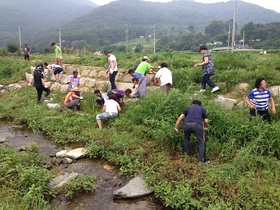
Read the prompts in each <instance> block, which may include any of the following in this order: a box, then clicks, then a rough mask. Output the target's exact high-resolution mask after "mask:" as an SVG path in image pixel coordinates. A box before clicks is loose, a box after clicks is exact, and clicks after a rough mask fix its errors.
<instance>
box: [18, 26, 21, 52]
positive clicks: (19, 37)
mask: <svg viewBox="0 0 280 210" xmlns="http://www.w3.org/2000/svg"><path fill="white" fill-rule="evenodd" d="M18 39H19V51H20V53H21V33H20V26H18Z"/></svg>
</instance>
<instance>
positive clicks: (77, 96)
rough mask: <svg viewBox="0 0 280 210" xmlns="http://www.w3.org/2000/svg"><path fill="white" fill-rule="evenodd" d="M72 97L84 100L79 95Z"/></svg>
mask: <svg viewBox="0 0 280 210" xmlns="http://www.w3.org/2000/svg"><path fill="white" fill-rule="evenodd" d="M72 97H73V98H77V99H83V97H82V96H78V95H76V94H74V95H72Z"/></svg>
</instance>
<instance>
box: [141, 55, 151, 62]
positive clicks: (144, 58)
mask: <svg viewBox="0 0 280 210" xmlns="http://www.w3.org/2000/svg"><path fill="white" fill-rule="evenodd" d="M142 60H148V61H149V60H150V59H149V58H148V56H144V57H143V58H142Z"/></svg>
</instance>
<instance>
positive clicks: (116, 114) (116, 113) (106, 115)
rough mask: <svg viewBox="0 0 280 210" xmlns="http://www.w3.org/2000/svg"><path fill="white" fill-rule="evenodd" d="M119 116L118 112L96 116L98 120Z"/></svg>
mask: <svg viewBox="0 0 280 210" xmlns="http://www.w3.org/2000/svg"><path fill="white" fill-rule="evenodd" d="M116 116H118V112H102V113H100V114H98V115H96V120H104V119H108V118H114V117H116Z"/></svg>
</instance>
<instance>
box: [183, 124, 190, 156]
mask: <svg viewBox="0 0 280 210" xmlns="http://www.w3.org/2000/svg"><path fill="white" fill-rule="evenodd" d="M183 129H184V134H185V139H184V152H185V153H186V154H187V155H191V144H190V139H191V134H192V127H191V125H190V124H189V123H185V124H184V125H183Z"/></svg>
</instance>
